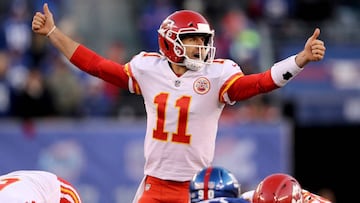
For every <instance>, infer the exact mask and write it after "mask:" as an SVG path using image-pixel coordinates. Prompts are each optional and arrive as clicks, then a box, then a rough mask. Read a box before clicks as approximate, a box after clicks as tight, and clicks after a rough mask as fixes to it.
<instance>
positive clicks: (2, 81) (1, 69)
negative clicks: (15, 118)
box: [0, 50, 13, 118]
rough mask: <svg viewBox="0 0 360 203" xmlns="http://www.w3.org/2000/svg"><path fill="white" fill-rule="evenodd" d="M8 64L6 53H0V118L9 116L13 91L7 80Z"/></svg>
mask: <svg viewBox="0 0 360 203" xmlns="http://www.w3.org/2000/svg"><path fill="white" fill-rule="evenodd" d="M8 62H9V59H8V55H7V52H6V51H5V50H4V51H0V118H1V117H4V116H11V104H12V97H13V91H12V88H11V85H10V84H9V81H8V79H7V71H8V68H9V64H8Z"/></svg>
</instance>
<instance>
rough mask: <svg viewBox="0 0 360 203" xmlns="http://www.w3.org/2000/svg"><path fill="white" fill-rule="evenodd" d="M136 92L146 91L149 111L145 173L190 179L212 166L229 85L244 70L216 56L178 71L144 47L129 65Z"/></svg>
mask: <svg viewBox="0 0 360 203" xmlns="http://www.w3.org/2000/svg"><path fill="white" fill-rule="evenodd" d="M125 70H126V71H127V73H128V75H129V76H130V79H129V89H130V92H133V93H137V94H141V95H142V96H143V98H144V102H145V108H146V113H147V132H146V137H145V148H144V153H145V159H146V163H145V171H144V172H145V175H151V176H154V177H158V178H161V179H164V180H174V181H189V180H190V179H191V177H192V176H193V175H194V174H195V173H196V172H197V171H199V170H200V169H202V168H203V167H206V166H209V165H210V164H211V162H212V160H213V156H214V151H215V138H216V134H217V129H218V120H219V118H220V115H221V112H222V110H223V108H224V106H225V103H229V104H233V103H234V102H233V101H230V100H229V98H228V97H227V94H226V91H227V89H228V88H229V86H230V85H231V84H232V83H233V82H234V81H235V79H237V78H239V77H241V76H242V75H243V73H242V71H241V69H240V67H239V66H238V65H237V64H236V63H235V62H233V61H231V60H215V61H214V63H213V64H211V65H207V66H205V67H204V68H202V69H200V70H199V71H190V70H189V71H187V72H185V73H184V74H183V75H182V76H180V77H178V76H177V75H176V74H175V73H174V72H173V71H172V69H171V68H170V66H169V62H168V61H167V59H166V58H165V57H163V56H161V55H160V54H157V53H146V52H141V53H140V54H138V55H136V56H135V57H134V58H133V59H132V60H131V61H130V62H129V63H128V64H126V66H125Z"/></svg>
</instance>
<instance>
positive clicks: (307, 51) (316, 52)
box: [295, 28, 326, 67]
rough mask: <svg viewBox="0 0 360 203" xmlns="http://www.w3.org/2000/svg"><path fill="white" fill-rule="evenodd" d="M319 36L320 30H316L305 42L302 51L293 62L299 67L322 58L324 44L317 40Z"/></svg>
mask: <svg viewBox="0 0 360 203" xmlns="http://www.w3.org/2000/svg"><path fill="white" fill-rule="evenodd" d="M319 35H320V29H319V28H316V29H315V31H314V33H313V34H312V35H311V36H310V37H309V39H308V40H307V41H306V44H305V47H304V50H303V51H301V52H300V53H299V54H298V55H297V56H296V58H295V61H296V64H297V65H298V66H299V67H304V66H305V65H306V64H307V63H309V62H311V61H320V60H322V59H323V58H324V56H325V50H326V48H325V45H324V42H323V41H322V40H320V39H318V37H319Z"/></svg>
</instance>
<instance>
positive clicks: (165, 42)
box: [164, 39, 170, 50]
mask: <svg viewBox="0 0 360 203" xmlns="http://www.w3.org/2000/svg"><path fill="white" fill-rule="evenodd" d="M164 45H165V48H166V50H169V49H170V47H169V44H168V43H167V41H166V40H165V39H164Z"/></svg>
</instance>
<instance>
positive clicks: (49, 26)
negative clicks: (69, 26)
mask: <svg viewBox="0 0 360 203" xmlns="http://www.w3.org/2000/svg"><path fill="white" fill-rule="evenodd" d="M43 12H44V13H41V12H36V13H35V15H34V17H33V21H32V30H33V31H34V32H35V33H37V34H40V35H44V36H47V37H49V39H50V41H51V43H52V44H53V46H54V47H56V48H57V49H58V50H59V51H60V52H61V53H63V54H64V55H65V57H66V58H67V59H70V58H71V56H72V55H73V53H74V52H75V50H76V48H77V47H78V46H79V43H78V42H75V41H74V40H72V39H71V38H70V37H69V36H67V35H65V34H64V33H63V32H61V30H60V29H58V28H57V27H56V25H55V22H54V18H53V15H52V13H51V11H50V9H49V7H48V4H47V3H45V4H44V6H43Z"/></svg>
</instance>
